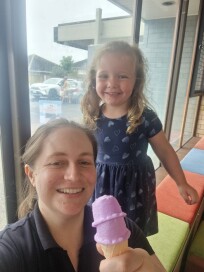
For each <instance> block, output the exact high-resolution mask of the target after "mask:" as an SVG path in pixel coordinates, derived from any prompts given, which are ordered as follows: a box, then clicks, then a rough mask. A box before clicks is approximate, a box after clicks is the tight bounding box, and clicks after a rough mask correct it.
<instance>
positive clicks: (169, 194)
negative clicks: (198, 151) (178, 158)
mask: <svg viewBox="0 0 204 272" xmlns="http://www.w3.org/2000/svg"><path fill="white" fill-rule="evenodd" d="M184 174H185V177H186V179H187V181H188V183H189V184H190V185H191V186H193V187H194V188H195V189H196V190H197V192H198V195H199V203H197V204H194V205H188V204H186V203H185V201H184V200H183V198H182V197H181V195H180V194H179V191H178V188H177V185H176V183H175V181H174V180H173V179H172V178H171V177H170V176H169V175H168V176H167V177H165V178H164V179H163V180H162V182H161V183H160V184H159V185H158V186H157V189H156V197H157V209H158V211H160V212H162V213H164V214H167V215H170V216H172V217H175V218H178V219H180V220H183V221H185V222H187V223H189V224H190V225H191V224H192V223H193V221H194V218H195V216H196V212H197V210H198V209H199V205H200V202H201V201H202V198H203V196H204V176H203V175H199V174H196V173H192V172H189V171H186V170H184Z"/></svg>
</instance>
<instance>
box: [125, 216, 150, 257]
mask: <svg viewBox="0 0 204 272" xmlns="http://www.w3.org/2000/svg"><path fill="white" fill-rule="evenodd" d="M125 221H126V225H127V227H128V229H129V230H130V232H131V235H130V238H129V240H128V245H129V246H130V247H132V248H142V249H145V250H146V251H147V252H148V253H149V254H150V255H152V254H154V250H153V249H152V247H151V246H150V244H149V242H148V240H147V238H146V236H145V235H144V233H143V231H142V230H141V229H140V228H139V226H138V225H137V224H136V223H135V222H134V221H132V220H131V219H129V218H125Z"/></svg>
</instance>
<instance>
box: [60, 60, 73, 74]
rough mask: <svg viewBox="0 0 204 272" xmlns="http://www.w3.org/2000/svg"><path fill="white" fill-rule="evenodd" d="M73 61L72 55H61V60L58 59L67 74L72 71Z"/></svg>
mask: <svg viewBox="0 0 204 272" xmlns="http://www.w3.org/2000/svg"><path fill="white" fill-rule="evenodd" d="M73 64H74V61H73V59H72V57H70V56H68V57H62V60H61V61H60V66H61V67H62V69H63V70H64V71H66V72H67V74H70V73H71V72H72V68H73Z"/></svg>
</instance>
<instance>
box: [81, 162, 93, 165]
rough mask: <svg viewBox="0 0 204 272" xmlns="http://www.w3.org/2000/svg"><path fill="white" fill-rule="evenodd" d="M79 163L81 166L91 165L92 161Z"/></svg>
mask: <svg viewBox="0 0 204 272" xmlns="http://www.w3.org/2000/svg"><path fill="white" fill-rule="evenodd" d="M80 164H81V165H82V166H88V165H92V162H90V161H81V162H80Z"/></svg>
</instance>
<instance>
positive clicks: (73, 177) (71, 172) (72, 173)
mask: <svg viewBox="0 0 204 272" xmlns="http://www.w3.org/2000/svg"><path fill="white" fill-rule="evenodd" d="M78 178H79V169H78V167H77V165H76V164H74V163H73V164H69V165H68V166H67V167H66V169H65V172H64V179H65V180H70V181H77V180H78Z"/></svg>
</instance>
